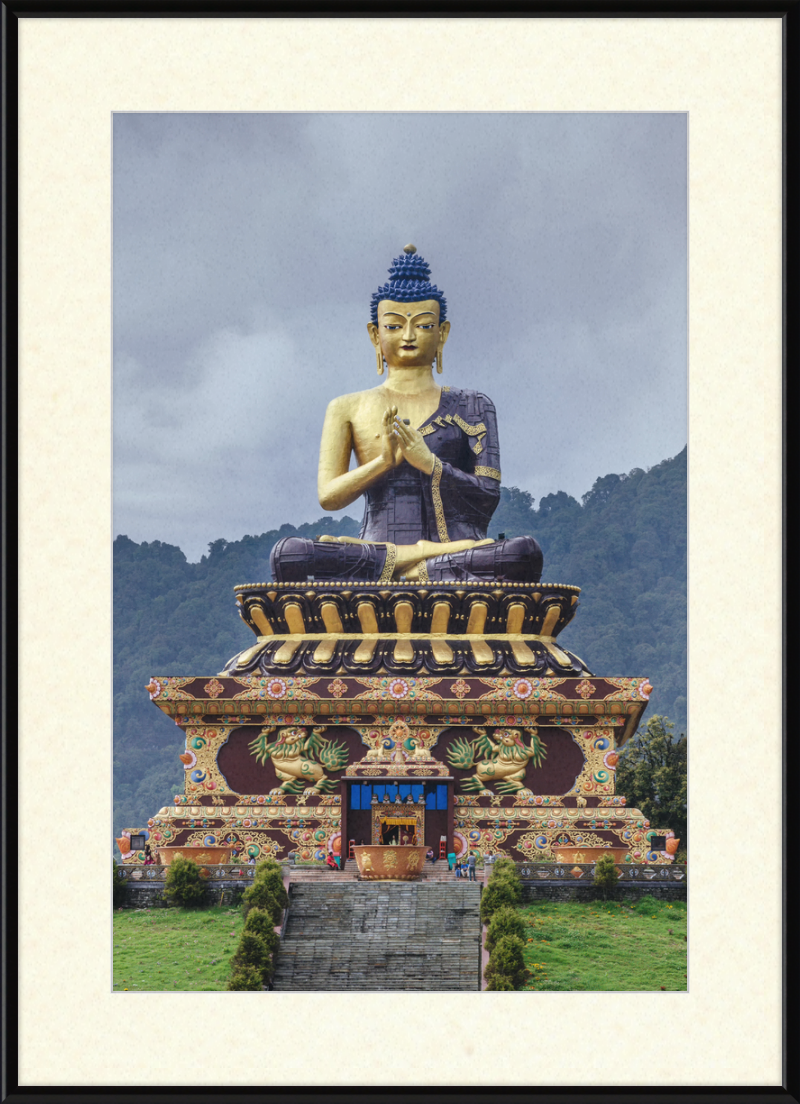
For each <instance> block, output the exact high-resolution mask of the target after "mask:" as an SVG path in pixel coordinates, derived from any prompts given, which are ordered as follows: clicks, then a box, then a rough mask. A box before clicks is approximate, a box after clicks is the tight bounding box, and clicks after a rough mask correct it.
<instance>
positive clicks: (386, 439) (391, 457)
mask: <svg viewBox="0 0 800 1104" xmlns="http://www.w3.org/2000/svg"><path fill="white" fill-rule="evenodd" d="M396 418H397V407H396V406H390V407H388V409H386V410H384V412H383V418H382V419H381V432H380V438H381V460H383V462H384V463H385V464H386V466H387V467H388V468H396V467H397V465H398V464H399V463H401V461H402V459H403V454H402V452H401V450H400V442H399V441H398V439H397V436H396V435H395V433H394V422H395V419H396Z"/></svg>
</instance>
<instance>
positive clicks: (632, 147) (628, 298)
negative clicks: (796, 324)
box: [114, 114, 687, 581]
mask: <svg viewBox="0 0 800 1104" xmlns="http://www.w3.org/2000/svg"><path fill="white" fill-rule="evenodd" d="M686 219H687V209H686V116H684V115H681V114H399V115H393V114H263V115H262V114H246V115H238V114H127V115H116V116H115V117H114V531H115V533H116V534H119V533H124V534H126V535H127V536H129V537H130V538H131V539H132V540H135V541H152V540H162V541H166V542H168V543H170V544H176V545H178V546H179V547H180V548H181V549H183V551H184V552H185V553H186V555H187V557H188V559H189V560H193V561H196V560H199V558H200V556H201V555H202V554H203V553H204V552H206V551H207V546H208V544H209V542H210V541H213V540H216V539H217V538H219V537H225V538H226V539H228V540H236V539H238V538H240V537H241V536H243V535H244V534H245V533H252V534H257V533H263V532H265V531H266V530H268V529H274V528H277V527H279V526H280V525H282V524H283V523H284V522H291V523H293V524H300V523H302V522H306V521H314V520H316V519H317V518H319V517H322V516H323V515H324V513H325V511H323V510H322V509H321V507H320V506H319V503H318V501H317V497H316V470H317V457H318V446H319V436H320V430H321V428H322V419H323V416H324V413H325V407H326V405H327V403H328V402H329V400H330V399H332V398H333V397H335V396H336V395H340V394H344V393H346V392H349V391H357V390H361V389H363V388H366V387H371V386H375V385H377V384H378V383H379V382H380V381H379V380H378V377H377V376H376V374H375V354H374V351H373V348H372V345H371V344H370V342H369V338H368V336H367V330H366V325H367V322H368V321H369V303H370V296H371V294H372V292H373V291H374V290H375V289H376V288H377V287H378V285H379V284H382V283H384V282H385V281H386V279H387V269H388V267H389V265H390V263H391V261H392V258H393V257H395V256H397V255H398V254H399V253H400V252H401V251H402V247H403V246H404V245H405V244H406V243H407V242H413V243H414V244H415V245H416V246H417V250H418V252H419V253H420V254H421V255H422V256H423V257H424V258H425V259H426V260H427V261H428V263H429V264H430V266H431V270H432V280H433V282H434V283H435V284H437V285H438V286H439V288H440V289H441V290H442V291H443V292H444V294H445V296H446V297H447V303H448V318H449V319H450V320H451V322H452V330H451V333H450V338H449V340H448V343H447V347H446V349H445V357H444V367H445V371H444V375H443V376H442V377H440V380H441V382H442V383H449V384H451V385H453V386H456V387H468V388H474V389H476V390H480V391H484V392H485V393H486V394H488V395H489V396H490V397H491V398H492V399H493V400H494V403H495V405H496V407H497V415H498V424H499V429H500V446H501V456H502V471H503V483H504V484H506V485H507V486H518V487H521V488H523V489H525V490H527V491H530V492H531V494H532V495H533V496H534V498H535V499H536V501H537V503H538V501H539V499H541V498H542V497H543V496H544V495H546V494H549V493H551V492H554V491H559V490H564V491H567V492H568V493H570V494H572V495H574V496H575V497H576V498H580V496H581V495H582V494H585V493H586V491H588V490H589V489H590V487H591V485H592V483H593V482H594V480H595V479H596V478H597V476H600V475H605V474H607V473H609V472H627V471H630V470H631V469H632V468H634V467H639V468H647V467H650V466H651V465H653V464H656V463H658V462H659V461H661V460H663V459H665V458H666V457H668V456H674V455H675V454H676V453H678V452H680V450H681V449H682V448H683V447H684V445H685V444H686V440H687V423H686V370H687V364H686V341H687V335H686V326H687V304H686V294H687V284H686V280H687V276H686V273H687V256H686V240H687V232H686V231H687V226H686ZM344 513H348V514H350V516H351V517H356V518H358V519H359V520H360V518H361V513H362V507H361V504H360V503H354V504H353V505H352V506H350V507H348V508H347V510H345V511H342V515H343V514H344ZM336 516H341V515H336ZM534 535H535V534H534ZM243 581H244V580H243Z"/></svg>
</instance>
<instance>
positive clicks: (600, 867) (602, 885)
mask: <svg viewBox="0 0 800 1104" xmlns="http://www.w3.org/2000/svg"><path fill="white" fill-rule="evenodd" d="M618 883H619V873H618V871H617V866H616V863H615V862H614V856H613V855H603V857H602V858H601V859H598V860H597V862H596V863H595V867H594V884H595V887H596V888H597V889H599V890H600V891H601V892H602V894H603V900H604V901H605V900H607V899H608V898H609V897H613V896H614V895H615V894H616V892H617V885H618Z"/></svg>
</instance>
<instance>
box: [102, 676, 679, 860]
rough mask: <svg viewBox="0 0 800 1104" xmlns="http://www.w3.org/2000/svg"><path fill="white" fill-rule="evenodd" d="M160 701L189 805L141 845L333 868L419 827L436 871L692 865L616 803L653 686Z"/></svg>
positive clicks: (223, 687)
mask: <svg viewBox="0 0 800 1104" xmlns="http://www.w3.org/2000/svg"><path fill="white" fill-rule="evenodd" d="M149 691H150V695H151V697H152V699H153V701H154V703H155V704H156V705H157V706H158V707H159V708H160V709H161V710H162V711H163V712H164V713H165V714H166V715H167V716H169V717H170V718H171V720H173V721H174V722H176V723H177V724H178V725H179V726H180V727H181V728H182V729H183V731H184V733H185V747H184V750H183V751H182V752H181V755H180V757H181V760H182V762H183V766H184V771H185V786H184V792H183V793H182V794H177V795H176V796H175V798H174V801H173V803H172V804H170V805H166V806H164V807H163V808H162V809H161V810H159V811H158V812H156V813H154V815H153V817H152V818H151V819H150V820H149V821H148V823H147V825H146V826H145V827H144V828H143V829H142V833H141V834H143V835H144V836H145V837H146V839H147V842H149V843H150V844H151V846H153V847H157V848H159V849H163V848H168V847H171V848H179V849H185V848H187V847H192V846H193V847H199V848H206V849H208V848H212V847H225V848H230V849H231V857H232V859H233V861H238V862H245V863H246V862H247V860H248V859H249V858H250V857H255V858H256V859H260V858H264V857H271V858H276V859H281V860H282V859H286V858H287V857H291V856H293V857H294V858H295V859H297V860H299V861H301V862H317V863H319V864H324V862H325V860H326V858H327V856H328V854H329V853H333V854H334V855H340V856H341V855H344V856H345V857H347V856H348V855H349V854H350V850H351V847H353V846H354V847H358V846H361V845H365V846H366V845H370V844H377V843H379V842H380V839H381V837H380V836H379V835H378V834H377V828H376V825H379V824H380V823H381V819H382V820H383V821H384V822H388V821H391V820H394V821H397V822H398V823H401V822H402V821H403V820H404V818H405V820H407V822H408V830H409V832H410V833H411V834H412V835H413V834H414V833H416V838H417V840H418V841H419V846H424V847H425V848H426V849H427V848H429V847H431V848H433V850H434V852H435V854H436V856H437V857H439V855H440V849H441V848H442V847H444V848H445V849H446V851H447V852H453V853H455V854H456V856H458V857H464V856H465V855H466V853H467V852H468V851H469V850H474V851H476V852H477V853H478V854H479V855H480V856H483V857H488V858H490V859H491V858H492V857H494V856H496V855H501V854H505V855H509V856H511V857H513V858H515V859H516V860H517V861H526V860H530V861H534V860H536V861H540V862H541V861H547V862H553V863H555V862H557V861H559V860H558V855H559V850H560V851H561V853H563V854H566V851H565V850H564V849H566V848H575V849H577V853H584V854H586V853H588V852H587V849H588V848H592V849H593V851H592V853H593V854H594V853H595V852H596V850H597V849H603V850H604V849H611V853H613V854H614V855H615V857H617V858H618V859H619V860H620V861H622V862H625V863H640V864H644V863H647V864H668V863H671V862H672V860H673V858H674V853H675V851H676V850H677V846H678V841H676V840H675V839H674V836H673V835H672V833H671V832H670V831H668V830H661V831H659V830H658V829H657V827H656V826H651V825H650V823H649V822H648V820H647V819H646V818H645V817H644V816H643V815H642V813H641V812H640V811H639V810H636V809H632V808H628V807H627V804H626V799H625V796H624V795H622V794H617V793H616V792H615V772H616V764H617V760H618V754H619V748H621V747H622V746H624V744H625V742H626V740H627V739H628V738H630V736H631V734H632V733H633V732H634V731H635V730H636V726H637V724H638V721H639V718H640V717H641V715H642V712H643V711H644V709H645V708H646V705H647V697H648V694H649V692H650V687H649V684H648V683H647V681H646V680H645V679H642V678H600V677H595V676H592V677H591V678H589V677H586V676H582V677H572V678H566V677H552V676H551V677H547V678H537V677H531V678H526V677H516V676H504V677H496V676H495V677H491V676H490V677H476V676H469V677H465V676H463V675H458V676H442V677H436V676H425V677H424V678H417V677H414V676H404V677H400V676H351V675H348V674H338V675H336V676H334V677H333V678H328V677H324V676H311V675H305V674H304V675H301V676H291V675H289V676H283V675H281V676H278V675H257V676H255V675H245V676H210V677H209V676H198V677H181V678H175V677H157V678H154V679H153V680H152V681H151V683H150V686H149ZM128 835H130V833H128ZM128 842H129V841H128ZM122 843H123V846H124V845H125V843H126V840H125V838H124V837H123V840H122ZM143 857H144V855H143V852H141V851H132V850H130V849H129V850H128V851H127V852H126V853H124V854H123V860H124V861H125V862H127V863H132V864H135V863H137V862H141V860H142V859H143Z"/></svg>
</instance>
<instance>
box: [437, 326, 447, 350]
mask: <svg viewBox="0 0 800 1104" xmlns="http://www.w3.org/2000/svg"><path fill="white" fill-rule="evenodd" d="M449 333H450V323H449V322H442V324H441V326H440V327H439V348H440V349H441V347H442V345H444V343H445V341H447V335H448V334H449Z"/></svg>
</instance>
